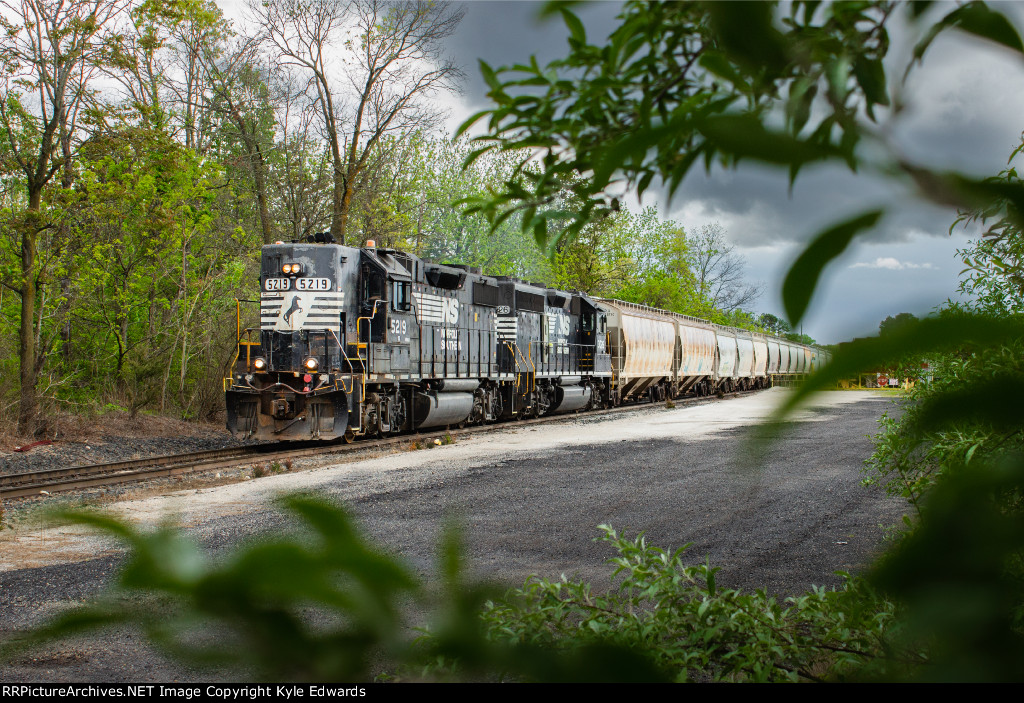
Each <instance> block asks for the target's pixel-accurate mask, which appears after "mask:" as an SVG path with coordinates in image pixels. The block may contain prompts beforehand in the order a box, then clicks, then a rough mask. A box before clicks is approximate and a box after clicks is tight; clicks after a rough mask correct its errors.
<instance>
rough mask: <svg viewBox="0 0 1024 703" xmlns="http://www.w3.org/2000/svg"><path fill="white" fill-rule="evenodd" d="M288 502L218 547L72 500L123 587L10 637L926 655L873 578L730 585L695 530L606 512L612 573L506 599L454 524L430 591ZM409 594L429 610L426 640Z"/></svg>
mask: <svg viewBox="0 0 1024 703" xmlns="http://www.w3.org/2000/svg"><path fill="white" fill-rule="evenodd" d="M284 507H285V509H286V510H287V512H288V513H290V514H291V515H292V516H294V517H296V518H298V519H299V520H300V521H301V524H302V526H303V527H304V528H305V529H304V530H303V531H301V532H297V533H295V534H293V535H291V536H285V537H278V538H275V539H272V540H268V541H263V542H260V543H258V544H254V545H251V546H247V547H242V548H239V549H238V550H236V551H235V552H234V553H232V554H229V555H227V557H225V558H218V559H213V558H211V556H210V555H208V554H206V553H204V552H203V551H202V550H201V549H200V548H199V547H198V546H197V545H196V544H195V543H193V542H192V541H190V540H188V539H186V538H185V537H184V536H183V535H182V534H181V533H180V532H178V531H176V530H174V529H171V528H167V527H165V528H162V529H159V530H156V531H154V532H149V533H147V532H142V531H139V530H137V529H135V528H133V527H131V526H130V525H128V524H126V523H124V522H121V521H118V520H115V519H112V518H107V517H103V516H99V515H96V514H87V513H67V514H65V515H64V517H66V518H71V519H72V520H74V521H76V522H79V523H82V524H87V525H91V526H93V527H96V528H99V529H101V530H103V531H105V532H107V533H109V534H112V535H115V536H117V537H119V538H120V539H121V540H123V541H124V542H126V543H127V545H128V546H129V547H130V550H131V551H130V554H129V557H128V560H127V563H126V564H125V565H124V567H123V568H122V570H121V573H120V576H119V578H118V582H117V587H116V589H114V590H113V591H111V592H109V593H107V594H106V595H105V596H104V597H103V599H101V600H100V601H98V602H96V603H94V604H92V605H89V606H86V607H83V608H80V609H78V610H76V611H72V612H69V613H67V614H65V615H63V616H61V617H60V618H58V619H57V620H56V621H54V622H53V623H52V624H51V625H49V626H48V627H47V628H45V629H42V630H40V631H37V632H35V633H33V634H32V635H31V637H30V638H29V639H28V641H26V642H22V643H20V644H18V645H14V646H11V645H9V646H8V647H7V648H6V650H7V651H6V652H5V653H6V654H8V655H10V654H11V653H12V652H16V651H18V650H19V649H20V648H23V647H25V646H29V645H33V644H40V643H42V642H45V641H48V640H50V639H53V638H60V637H65V636H68V635H70V634H74V633H78V632H82V631H85V630H92V629H96V628H101V627H109V626H115V625H133V626H135V627H138V628H140V629H141V630H142V631H143V632H144V633H145V634H146V635H147V636H148V637H149V638H150V640H151V641H153V642H154V643H155V644H157V645H158V646H159V647H161V648H162V649H163V650H164V651H165V652H167V653H169V654H171V655H173V656H176V657H178V658H180V659H182V660H184V661H186V662H188V663H191V664H195V665H201V666H227V667H229V668H231V669H232V670H234V671H248V672H254V673H255V674H256V675H257V676H258V677H260V678H264V679H267V680H285V679H291V680H323V681H326V680H331V681H350V680H361V681H365V680H367V679H369V678H371V677H372V676H373V675H374V674H375V673H380V672H381V671H390V672H392V673H395V672H397V673H398V675H399V676H401V677H402V678H406V679H408V678H429V679H438V678H449V679H450V678H456V679H458V678H478V677H493V676H495V675H498V676H500V677H503V678H511V679H514V680H540V681H560V680H619V681H628V680H677V681H689V680H711V679H714V680H719V679H721V680H729V681H789V680H801V679H803V680H822V679H826V678H837V677H842V676H845V675H849V674H852V673H856V672H858V671H861V670H862V669H863V667H864V666H865V665H867V664H872V665H874V666H877V667H878V668H879V670H886V671H888V670H892V669H894V668H896V667H903V668H905V667H906V666H908V665H910V664H915V663H919V662H920V661H921V659H920V657H919V656H917V655H914V654H904V653H901V654H899V655H898V656H896V655H894V654H893V650H892V649H891V648H890V647H888V646H887V639H888V637H889V633H890V631H891V630H892V626H893V623H894V617H895V615H896V608H895V606H894V605H893V604H892V603H891V602H889V601H887V600H886V599H884V598H883V597H882V596H880V595H879V594H878V593H877V592H876V591H875V590H874V589H873V588H872V587H871V586H870V585H868V584H867V583H866V582H864V581H862V580H857V579H847V583H846V585H845V586H844V587H843V588H842V589H839V590H827V589H824V588H815V589H813V590H812V591H809V592H807V593H805V594H803V595H801V596H798V597H794V598H788V599H785V600H784V601H783V600H779V599H777V598H775V597H772V596H768V595H766V594H765V593H764V592H761V591H758V592H756V593H750V594H745V593H742V592H740V591H736V590H732V589H727V588H722V587H721V586H720V585H719V584H718V583H717V582H716V574H717V572H718V569H717V568H714V567H712V566H710V564H707V563H704V564H696V565H691V564H688V563H687V562H686V560H685V559H684V555H685V552H686V549H687V547H683V548H681V549H678V550H676V551H674V552H671V553H670V552H666V551H663V550H662V549H659V548H657V547H654V546H651V545H649V544H647V542H646V540H645V539H644V537H643V535H640V536H637V537H635V538H633V539H627V538H626V537H624V536H621V535H619V534H618V533H617V532H616V531H615V530H614V529H613V528H611V527H609V526H602V527H601V531H602V537H601V539H602V540H603V541H604V542H606V543H607V544H608V545H609V546H610V547H611V548H612V549H613V550H614V551H615V553H616V556H615V557H614V558H612V559H611V560H610V561H609V563H610V564H611V565H613V566H614V567H615V572H614V576H615V577H619V578H616V579H615V584H614V586H613V587H612V588H611V590H610V591H609V592H607V593H601V592H599V591H596V590H595V589H593V588H592V587H591V586H590V585H588V584H585V583H582V582H576V581H569V580H567V579H565V578H564V577H563V578H562V579H561V580H558V581H549V580H546V579H543V578H539V577H533V578H531V579H530V580H529V581H528V582H527V584H526V585H525V586H524V587H523V588H522V589H518V590H514V591H511V592H510V593H508V594H506V595H505V596H504V597H503V598H496V597H494V596H495V594H493V593H492V592H491V590H490V589H488V588H486V587H482V586H478V585H472V584H467V583H466V582H465V581H464V575H463V571H464V568H463V565H462V562H461V552H460V547H459V543H458V538H457V534H456V533H455V532H454V531H452V530H449V531H448V532H447V534H446V536H445V538H444V542H443V544H442V547H441V550H440V551H441V554H440V561H439V569H438V573H439V574H440V576H441V577H442V578H441V583H440V586H439V588H437V589H434V590H431V589H428V588H426V587H425V586H424V585H423V584H422V583H420V582H419V581H418V579H416V578H415V577H414V576H413V574H412V572H411V571H410V570H409V568H408V567H407V566H405V565H404V564H403V563H402V562H401V561H400V560H398V559H396V558H395V557H393V556H389V555H387V554H386V553H385V552H384V551H382V550H381V549H379V548H377V547H375V546H373V545H372V544H370V543H369V542H367V541H366V540H365V539H364V538H363V537H362V536H361V535H360V534H359V532H358V530H356V529H355V527H354V525H353V523H352V521H351V519H350V518H349V517H348V516H347V514H346V512H345V511H344V510H343V509H342V508H340V507H338V506H335V505H332V504H330V503H327V502H325V501H322V500H317V499H312V498H305V497H292V498H289V499H287V500H286V501H285V504H284ZM687 546H688V545H687ZM485 599H486V600H485ZM414 605H415V606H417V607H418V608H421V609H425V610H426V611H427V612H428V613H429V615H428V620H429V623H430V624H429V627H428V628H427V629H426V630H425V631H424V633H425V634H424V636H422V637H420V638H418V639H416V640H413V639H411V638H410V636H409V635H410V632H411V630H410V628H409V616H408V612H409V610H410V608H411V607H413V606H414ZM481 608H482V613H483V615H482V617H481Z"/></svg>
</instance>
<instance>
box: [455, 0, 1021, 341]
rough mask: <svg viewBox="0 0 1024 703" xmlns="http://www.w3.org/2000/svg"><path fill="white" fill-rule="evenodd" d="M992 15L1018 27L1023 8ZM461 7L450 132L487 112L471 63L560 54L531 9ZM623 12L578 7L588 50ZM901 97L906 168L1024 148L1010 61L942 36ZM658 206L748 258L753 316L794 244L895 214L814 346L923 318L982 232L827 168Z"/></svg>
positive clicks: (875, 183)
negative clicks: (866, 214)
mask: <svg viewBox="0 0 1024 703" xmlns="http://www.w3.org/2000/svg"><path fill="white" fill-rule="evenodd" d="M998 6H999V8H1000V9H1001V10H1003V11H1006V12H1010V13H1012V14H1013V15H1014V16H1015V17H1014V18H1015V20H1016V21H1017V22H1018V26H1024V7H1022V6H1021V5H1013V4H1007V3H998ZM465 7H466V15H465V18H464V20H463V21H462V24H461V26H460V28H459V30H458V33H457V34H456V36H454V37H453V38H452V40H451V52H452V54H453V55H454V56H455V57H456V58H457V59H458V60H459V61H460V62H461V63H462V64H463V66H464V67H465V69H466V72H467V80H466V83H465V86H464V91H463V94H462V95H461V96H459V97H458V98H457V99H453V100H452V101H451V109H452V117H451V119H450V121H449V125H450V128H451V129H454V128H455V126H457V125H458V124H459V123H460V122H461V121H462V119H464V118H465V117H467V116H468V115H470V114H472V112H473V111H475V110H477V109H480V108H481V107H483V106H485V105H486V99H485V97H484V94H485V92H486V89H485V87H484V83H483V81H482V80H481V79H480V77H479V71H478V70H477V68H476V65H477V60H478V59H480V58H482V59H484V60H485V61H487V62H488V63H489V64H491V65H492V66H500V65H508V64H512V63H518V62H525V61H526V60H527V59H528V58H529V56H530V55H531V54H532V55H536V56H537V58H538V60H539V61H541V62H542V63H543V62H545V61H548V60H551V59H553V58H557V57H559V56H563V55H564V54H565V52H566V50H567V47H566V43H565V36H566V31H565V29H564V27H563V25H562V23H561V21H560V20H558V19H552V20H549V21H545V22H542V23H539V22H538V21H537V20H536V14H537V10H538V9H539V5H538V4H536V3H533V2H516V1H510V2H483V1H477V2H467V3H465ZM952 7H953V6H952V5H947V6H945V7H940V8H938V9H937V10H935V12H936V13H941V12H943V11H948V9H950V8H952ZM618 8H619V4H618V3H612V2H597V3H592V4H590V5H586V6H584V7H583V8H581V9H580V14H581V16H582V17H583V19H584V20H585V23H586V25H587V29H588V36H589V38H590V40H591V41H592V42H596V41H597V39H598V38H600V37H605V36H607V35H608V33H609V32H610V30H611V29H612V28H613V27H614V26H615V22H614V17H615V14H616V13H617V11H618ZM893 39H894V45H893V48H892V50H891V52H890V57H891V59H892V61H891V65H890V73H891V74H892V75H897V76H898V75H900V73H901V72H902V68H900V69H895V70H894V68H895V67H896V66H900V67H904V66H906V60H907V57H908V55H909V51H910V47H912V46H913V41H914V37H912V36H911V35H910V34H909V33H908V32H907V31H902V30H899V29H898V28H897V31H895V32H894V33H893ZM900 90H901V91H902V94H903V98H904V101H905V102H906V103H907V104H908V105H909V108H910V109H908V110H906V111H904V112H903V113H902V114H901V115H900V116H899V118H898V119H894V120H888V121H886V122H885V125H884V128H885V129H886V130H887V131H888V132H889V134H890V135H891V137H890V138H891V141H892V143H893V144H894V145H895V146H896V148H897V149H898V151H899V153H901V154H903V155H904V156H905V157H906V158H909V159H911V160H913V161H916V162H919V163H922V164H927V165H932V166H938V167H946V168H953V167H956V168H959V169H961V170H965V171H967V172H969V173H973V174H976V175H988V174H994V173H996V172H998V171H999V170H1000V169H1002V168H1004V167H1005V165H1006V160H1007V157H1008V156H1009V154H1010V152H1011V151H1012V150H1013V148H1014V147H1015V146H1017V144H1019V143H1020V137H1021V131H1022V130H1024V64H1022V62H1021V61H1020V59H1019V58H1018V57H1014V56H1012V55H1010V54H1009V52H1005V51H1002V50H1000V49H998V48H995V47H993V46H992V45H989V44H986V43H984V42H982V41H978V40H975V39H973V38H970V37H964V36H954V35H953V34H952V33H950V34H949V35H948V36H947V37H945V38H942V39H940V40H938V41H937V42H936V43H935V44H934V45H933V47H932V48H931V49H930V51H929V52H928V54H927V55H926V57H925V63H924V66H923V67H921V68H918V69H915V71H914V72H913V73H912V74H911V76H910V79H909V80H908V83H907V84H906V85H905V86H903V87H901V88H900ZM658 205H659V210H660V211H661V212H662V213H666V214H667V216H668V217H671V218H672V219H674V220H677V221H679V222H681V223H683V225H685V226H686V227H687V228H688V229H697V228H699V227H700V226H701V225H704V224H707V223H711V222H718V223H720V224H721V225H723V226H724V227H725V228H726V230H727V232H728V234H729V237H730V239H731V241H732V242H733V243H734V244H735V245H736V246H737V248H738V250H739V251H740V252H742V253H743V254H744V255H745V256H746V258H747V262H748V275H749V277H750V278H751V279H756V280H761V281H764V282H765V283H766V284H767V285H766V292H765V294H764V296H763V297H762V299H761V300H760V301H759V303H758V305H757V307H758V309H759V311H761V312H772V313H775V314H778V315H780V316H781V314H782V305H781V302H780V299H779V295H778V291H779V290H780V288H781V281H782V275H783V273H784V272H785V270H786V267H787V266H788V264H789V263H791V262H792V260H793V258H794V257H795V256H796V255H797V254H798V253H799V246H800V244H801V243H802V242H805V241H807V239H808V238H809V237H810V236H812V235H813V234H814V233H815V232H817V231H819V230H820V229H821V228H823V227H825V226H826V225H828V224H830V223H833V222H835V221H838V220H840V219H842V218H843V217H844V216H846V215H851V214H854V213H857V212H860V211H862V210H865V209H867V208H870V207H873V206H876V205H888V206H889V208H890V211H891V212H890V214H889V216H888V217H887V218H886V219H885V220H884V221H883V222H882V223H881V225H880V226H879V228H878V229H877V230H876V231H875V232H873V233H872V234H871V235H870V236H868V237H866V238H865V241H863V242H862V243H860V244H859V245H857V246H855V247H854V248H853V249H852V251H850V252H849V253H848V254H847V255H846V256H845V258H843V259H842V260H841V261H838V262H836V263H834V264H833V265H832V267H831V268H830V269H829V270H828V274H827V277H826V280H827V282H826V285H825V286H824V288H823V289H822V290H821V291H820V293H819V294H818V295H817V296H816V300H815V303H814V306H813V308H812V309H811V311H810V313H809V315H808V316H807V318H806V320H805V322H804V331H805V332H807V333H808V334H810V335H811V336H813V337H814V338H816V339H817V340H819V341H821V342H838V341H842V340H844V339H849V338H851V337H853V336H858V335H862V334H870V333H872V332H877V330H878V323H879V322H880V321H881V320H882V319H884V318H885V317H886V316H887V315H895V314H896V313H899V312H903V311H909V312H913V313H915V314H919V315H920V314H925V313H927V312H928V311H930V310H932V309H933V308H934V307H935V306H936V305H939V304H941V303H942V302H943V301H945V300H946V299H947V298H951V297H955V295H956V286H957V281H958V276H959V273H960V270H961V269H962V268H963V267H962V265H961V263H960V261H959V260H958V259H957V258H956V250H957V249H958V248H961V247H963V246H965V245H966V243H967V241H968V239H969V238H970V237H971V236H976V234H977V233H976V232H965V231H963V230H960V231H957V232H955V233H954V234H953V235H952V236H950V234H949V227H950V225H951V224H952V222H953V219H954V217H955V213H953V212H951V211H948V210H944V209H941V208H937V207H932V206H927V205H923V204H921V203H918V202H916V200H915V198H914V197H913V193H912V192H910V191H909V190H906V191H900V190H899V189H894V188H893V185H892V183H889V182H882V181H880V180H872V179H870V178H866V177H864V176H854V175H851V174H850V173H849V172H847V171H845V170H843V169H841V168H838V167H831V166H830V167H819V168H816V169H809V170H807V171H805V172H803V173H802V175H801V177H800V178H799V180H798V181H797V183H796V186H795V188H794V189H793V192H792V193H790V192H789V189H788V183H787V178H786V174H785V173H782V172H779V171H776V170H771V169H768V168H765V167H759V166H743V167H741V168H740V170H738V171H723V170H716V171H715V172H714V173H712V174H711V175H710V176H708V175H707V174H705V173H704V172H703V171H698V170H694V171H693V172H692V173H691V175H690V176H689V177H688V178H687V180H686V181H685V182H684V184H683V186H682V187H681V188H680V190H679V192H678V193H677V194H676V197H675V198H674V199H673V200H672V201H671V202H669V201H668V200H667V199H664V198H662V199H659V200H658Z"/></svg>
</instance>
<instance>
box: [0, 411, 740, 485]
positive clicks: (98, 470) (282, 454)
mask: <svg viewBox="0 0 1024 703" xmlns="http://www.w3.org/2000/svg"><path fill="white" fill-rule="evenodd" d="M755 392H756V391H737V392H733V393H729V394H727V397H730V396H731V397H740V396H745V395H750V394H752V393H755ZM717 400H719V398H717V397H716V396H693V397H688V398H679V399H674V400H673V401H672V402H673V403H674V404H676V405H699V404H703V403H708V402H714V401H717ZM660 402H661V401H658V402H655V403H636V404H631V405H623V406H619V407H617V408H608V409H605V410H592V411H589V412H585V413H580V412H572V413H565V414H564V415H549V416H544V417H538V418H530V419H526V420H512V421H509V422H500V423H493V424H487V425H474V426H472V427H466V428H462V429H458V430H455V431H454V432H453V431H451V430H450V429H449V430H445V429H442V428H436V432H426V433H425V434H426V435H431V434H437V433H441V432H445V431H447V432H449V433H451V434H452V436H453V437H455V438H458V437H459V436H460V435H468V434H480V433H486V432H496V431H499V430H505V429H511V428H515V427H522V426H526V425H534V424H540V423H558V422H568V421H574V420H577V419H584V418H591V417H602V416H605V415H612V414H618V413H629V412H637V411H639V410H650V409H652V408H656V407H658V405H659V403H660ZM425 434H424V433H422V432H417V433H412V434H401V435H393V436H391V437H385V438H378V439H367V440H363V441H358V442H355V443H352V444H347V443H345V442H344V441H343V440H340V439H336V440H327V441H316V440H310V441H304V442H287V443H284V442H280V443H274V444H259V445H255V446H249V447H232V448H227V449H211V450H207V451H200V452H187V453H184V454H167V455H164V456H155V457H149V458H146V459H132V460H127V461H115V462H108V463H103V464H86V465H81V466H70V467H66V468H61V469H46V470H42V471H26V472H21V473H15V474H6V475H0V499H15V498H27V497H38V496H39V495H48V494H51V493H58V492H63V491H72V490H76V489H84V488H93V487H96V486H106V485H115V484H120V483H130V482H136V481H146V480H149V479H156V478H166V477H170V476H177V475H180V474H186V473H193V472H199V471H212V470H215V469H220V468H233V467H238V466H241V465H244V464H247V463H250V462H253V461H255V460H260V461H271V462H272V461H279V460H285V459H290V458H297V457H306V456H315V455H329V454H338V453H347V452H357V453H358V452H365V451H372V450H377V449H383V448H385V447H389V446H394V445H399V444H407V443H409V442H410V441H412V442H417V441H420V440H421V439H422V438H423V437H424V436H425ZM282 445H287V448H286V449H283V448H282Z"/></svg>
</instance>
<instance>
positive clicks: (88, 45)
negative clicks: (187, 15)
mask: <svg viewBox="0 0 1024 703" xmlns="http://www.w3.org/2000/svg"><path fill="white" fill-rule="evenodd" d="M122 7H123V3H122V2H119V0H111V1H108V0H71V1H69V2H65V3H48V2H45V1H44V0H20V1H19V0H4V2H2V3H0V15H2V16H0V31H2V33H3V35H4V40H3V42H0V71H2V77H0V81H2V83H0V127H2V128H3V137H2V139H3V141H4V142H5V144H4V157H5V159H4V160H5V164H4V166H5V168H4V171H6V172H7V173H11V172H12V171H13V172H17V173H18V177H19V180H20V181H21V184H22V187H23V188H24V191H23V192H24V195H25V198H24V200H23V201H21V202H19V203H18V207H17V210H12V211H10V212H9V213H7V216H6V217H5V220H6V221H5V223H4V227H3V229H4V230H5V232H6V233H10V234H11V235H13V236H14V238H15V240H16V241H15V242H14V245H13V246H12V247H11V249H10V250H9V251H12V252H13V251H15V250H16V253H17V258H18V265H17V274H16V276H14V277H13V278H8V279H7V280H6V281H5V285H7V286H8V287H10V288H11V289H12V290H13V291H14V292H16V293H17V294H18V295H19V296H20V298H21V310H20V323H19V341H20V344H19V351H18V358H19V362H20V363H19V366H20V403H19V412H18V432H19V433H20V434H23V435H32V434H34V433H35V431H36V429H37V415H38V399H37V396H36V384H37V379H38V375H39V371H40V369H41V368H42V366H43V364H44V363H45V359H46V352H47V351H48V350H47V349H40V348H39V347H38V344H37V341H38V340H39V339H41V338H42V327H43V324H44V321H43V317H42V315H41V310H40V308H41V305H40V304H39V300H37V296H40V295H42V294H43V290H42V289H43V288H45V286H46V283H47V282H48V281H49V276H50V275H51V274H52V270H46V269H45V268H44V267H43V264H44V263H46V262H51V263H52V262H53V261H55V259H56V257H55V256H53V255H50V254H55V253H56V252H57V251H59V249H60V247H61V246H62V243H61V242H59V241H50V238H51V236H52V235H53V234H54V233H57V234H61V233H63V232H64V231H63V230H61V229H56V228H54V224H55V223H54V219H55V218H54V216H53V215H52V213H51V212H50V208H49V204H50V203H49V202H48V201H47V199H46V198H45V197H44V196H45V190H46V188H47V187H48V186H49V185H50V184H51V183H52V180H53V178H54V176H56V175H57V174H58V173H60V174H61V186H62V187H63V188H67V187H69V186H70V184H71V170H72V167H73V159H74V153H75V151H76V150H77V148H78V146H79V144H80V142H81V138H82V133H81V129H80V124H79V121H80V118H81V116H82V112H84V108H85V107H86V103H87V101H88V99H89V97H90V95H91V93H92V91H93V86H92V83H91V81H92V78H93V74H94V69H95V66H96V59H97V55H98V54H99V50H100V47H101V46H102V45H103V43H104V42H105V41H106V39H107V38H108V37H109V36H110V33H111V31H112V29H113V27H112V26H111V25H112V18H113V17H114V16H116V15H117V14H118V13H119V12H120V10H121V8H122ZM41 244H42V245H43V246H42V249H43V256H42V257H41V256H40V245H41Z"/></svg>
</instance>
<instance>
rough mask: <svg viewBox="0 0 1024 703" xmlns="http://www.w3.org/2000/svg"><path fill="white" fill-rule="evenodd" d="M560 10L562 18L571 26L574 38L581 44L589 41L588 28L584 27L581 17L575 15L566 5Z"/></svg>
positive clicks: (566, 24) (570, 31) (570, 29)
mask: <svg viewBox="0 0 1024 703" xmlns="http://www.w3.org/2000/svg"><path fill="white" fill-rule="evenodd" d="M559 12H561V13H562V19H563V20H565V26H566V27H568V28H569V33H570V34H571V35H572V38H573V40H575V41H577V42H579V43H580V44H581V45H582V44H586V43H587V30H586V29H584V28H583V23H582V22H580V18H579V17H577V16H576V15H574V14H573V13H572V12H570V11H569V9H568V8H566V7H560V8H559Z"/></svg>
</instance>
